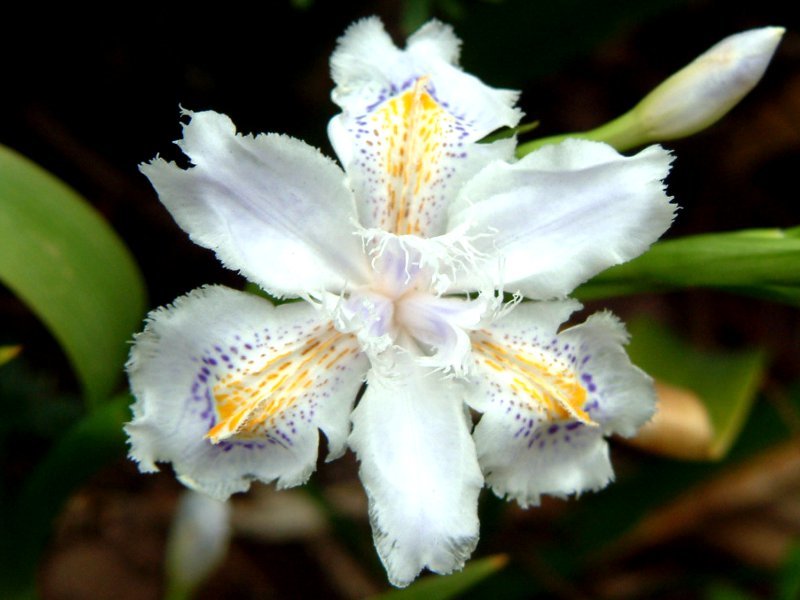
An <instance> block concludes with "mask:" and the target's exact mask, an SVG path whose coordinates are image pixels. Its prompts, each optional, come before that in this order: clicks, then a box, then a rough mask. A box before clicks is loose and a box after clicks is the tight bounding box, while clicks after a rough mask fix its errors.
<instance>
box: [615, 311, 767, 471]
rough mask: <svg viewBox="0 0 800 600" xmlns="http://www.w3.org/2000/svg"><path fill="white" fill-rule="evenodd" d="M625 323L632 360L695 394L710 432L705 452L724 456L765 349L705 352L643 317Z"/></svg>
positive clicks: (752, 394) (752, 393)
mask: <svg viewBox="0 0 800 600" xmlns="http://www.w3.org/2000/svg"><path fill="white" fill-rule="evenodd" d="M628 329H629V331H630V333H631V343H630V345H629V346H628V354H629V355H630V357H631V360H632V361H633V362H634V363H635V364H636V365H638V366H639V367H641V368H642V369H644V370H645V371H646V372H647V373H649V374H650V375H651V376H653V377H655V378H656V379H658V380H660V381H663V382H666V383H669V384H671V385H674V386H677V387H681V388H686V389H688V390H691V391H692V392H694V393H695V394H697V396H698V398H699V399H700V400H701V401H702V402H703V404H704V406H705V407H706V409H707V410H708V415H709V417H710V420H711V425H712V428H713V432H714V435H713V439H712V441H711V445H710V447H709V449H708V458H709V459H713V460H717V459H720V458H722V457H724V456H725V454H727V452H728V450H729V449H730V447H731V445H732V444H733V442H734V441H735V440H736V438H737V436H738V435H739V433H740V432H741V430H742V427H743V426H744V424H745V421H746V420H747V416H748V414H749V413H750V409H751V408H752V405H753V402H754V400H755V398H756V393H757V392H758V385H759V383H760V381H761V378H762V376H763V373H764V369H765V366H766V357H765V355H764V353H763V352H761V351H758V350H752V351H740V352H703V351H700V350H698V349H696V348H694V347H692V346H690V345H689V344H687V343H685V342H684V341H682V340H681V339H679V338H678V337H676V336H675V335H674V334H672V333H671V332H670V331H669V330H667V329H665V328H664V327H663V326H661V325H658V324H656V323H654V322H652V321H650V320H646V319H639V320H636V321H633V322H632V323H630V325H629V327H628Z"/></svg>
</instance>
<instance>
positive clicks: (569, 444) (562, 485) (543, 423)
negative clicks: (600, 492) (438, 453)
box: [470, 302, 655, 506]
mask: <svg viewBox="0 0 800 600" xmlns="http://www.w3.org/2000/svg"><path fill="white" fill-rule="evenodd" d="M575 306H576V304H575V303H571V302H570V303H524V304H521V305H519V306H518V307H517V308H516V309H515V310H514V311H513V312H511V313H510V314H509V315H508V316H506V317H505V318H504V319H502V320H500V321H499V322H497V323H495V324H494V325H492V326H491V327H489V328H487V329H486V330H483V331H481V332H479V333H476V334H474V335H473V347H474V350H475V354H474V356H475V362H474V364H475V373H476V386H475V388H474V395H473V396H471V398H470V405H471V406H473V407H474V408H476V409H477V410H479V411H481V412H483V415H482V417H481V420H480V422H479V423H478V425H477V426H476V428H475V433H474V438H475V445H476V447H477V450H478V460H479V461H480V464H481V468H482V469H483V471H484V474H485V476H486V481H487V483H488V484H489V485H490V486H491V487H492V489H493V490H494V491H495V493H496V494H498V495H499V496H501V497H502V496H508V497H509V498H512V499H515V500H517V501H518V502H519V503H520V504H521V505H522V506H528V505H532V504H533V505H536V504H538V503H539V501H540V498H541V495H542V494H551V495H555V496H567V495H569V494H580V493H581V492H584V491H588V490H597V489H600V488H602V487H604V486H605V485H606V484H607V483H608V482H609V481H611V480H612V479H613V470H612V467H611V463H610V461H609V456H608V446H607V443H606V442H605V440H604V435H608V434H610V433H622V434H623V435H632V434H633V433H634V432H635V431H636V429H638V427H640V426H641V425H642V424H644V422H645V421H647V419H649V418H650V416H651V415H652V414H653V409H654V405H655V404H654V403H655V393H654V391H653V386H652V381H651V380H650V378H649V377H647V375H645V374H644V373H643V372H642V371H641V370H639V369H638V368H636V367H635V366H633V365H632V364H631V363H630V360H629V359H628V357H627V355H626V354H625V352H624V350H623V348H622V345H623V344H624V343H625V342H626V341H627V335H626V333H625V330H624V328H623V326H622V325H621V324H620V323H619V321H618V320H617V319H615V318H614V317H613V316H611V315H610V314H608V313H600V314H596V315H593V316H591V317H589V319H588V320H587V321H586V322H585V323H583V324H581V325H578V326H575V327H572V328H569V329H567V330H565V331H563V332H561V333H556V329H557V327H558V325H559V323H560V322H561V321H562V320H563V319H564V318H566V316H567V315H568V314H569V311H570V310H572V309H574V308H575Z"/></svg>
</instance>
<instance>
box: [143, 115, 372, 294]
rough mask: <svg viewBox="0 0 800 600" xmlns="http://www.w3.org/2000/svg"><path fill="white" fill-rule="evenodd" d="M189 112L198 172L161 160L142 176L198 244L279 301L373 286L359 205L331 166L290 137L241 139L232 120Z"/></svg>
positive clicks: (188, 133) (188, 138) (187, 146)
mask: <svg viewBox="0 0 800 600" xmlns="http://www.w3.org/2000/svg"><path fill="white" fill-rule="evenodd" d="M187 114H189V115H190V116H191V121H190V122H189V124H187V125H186V126H184V130H183V139H182V140H180V141H178V142H177V143H178V145H179V146H180V147H181V149H182V150H183V151H184V152H185V153H186V155H187V156H188V157H189V158H190V159H191V160H192V162H193V163H194V165H195V166H194V167H193V168H190V169H188V170H183V169H181V168H179V167H178V166H177V165H176V164H174V163H168V162H166V161H164V160H162V159H160V158H156V159H154V160H153V161H152V162H150V163H147V164H143V165H141V170H142V172H143V173H144V174H145V175H147V177H148V178H149V179H150V181H151V182H152V184H153V187H155V189H156V191H158V195H159V198H160V199H161V201H162V202H163V203H164V205H165V206H166V207H167V209H168V210H169V211H170V213H171V214H172V216H173V217H174V218H175V220H176V221H177V222H178V224H179V225H180V226H181V227H182V228H183V229H184V230H186V231H187V232H188V233H189V235H190V236H191V238H192V240H193V241H195V242H196V243H198V244H200V245H201V246H204V247H206V248H211V249H213V250H214V251H215V252H216V253H217V256H218V257H219V258H220V260H222V262H223V263H224V264H225V265H226V266H228V267H230V268H232V269H238V270H239V271H241V272H242V273H243V274H244V275H245V276H246V277H247V278H248V279H251V280H252V281H254V282H256V283H258V284H259V285H260V286H261V287H263V288H264V289H265V290H267V291H269V292H270V293H272V294H275V295H277V296H284V295H288V296H298V295H304V294H308V293H309V292H311V291H316V290H321V289H327V290H340V289H341V288H342V286H343V284H344V282H345V281H365V280H366V273H367V263H366V260H365V259H364V257H363V253H362V251H361V246H360V244H361V242H360V240H359V239H358V238H357V237H356V236H354V235H353V232H354V231H355V229H356V225H355V223H354V222H355V218H356V210H355V204H354V201H353V198H352V195H351V194H350V192H349V191H348V190H347V188H346V186H345V183H344V173H342V171H341V170H340V169H339V168H338V167H337V166H336V165H335V164H334V163H333V162H332V161H331V160H329V159H327V158H326V157H324V156H323V155H322V154H321V153H320V152H319V151H318V150H316V149H314V148H312V147H310V146H308V145H306V144H305V143H303V142H301V141H299V140H296V139H293V138H290V137H286V136H280V135H276V134H264V135H258V136H255V137H252V136H243V135H240V134H237V133H236V129H235V127H234V125H233V123H232V122H231V120H230V119H229V118H228V117H226V116H225V115H221V114H218V113H215V112H211V111H208V112H201V113H187Z"/></svg>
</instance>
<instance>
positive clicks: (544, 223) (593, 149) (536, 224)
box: [448, 140, 676, 299]
mask: <svg viewBox="0 0 800 600" xmlns="http://www.w3.org/2000/svg"><path fill="white" fill-rule="evenodd" d="M670 161H671V156H670V154H669V152H667V151H666V150H664V149H663V148H661V147H659V146H651V147H649V148H646V149H645V150H643V151H641V152H640V153H639V154H637V155H635V156H631V157H626V156H622V155H621V154H618V153H617V152H616V151H615V150H614V149H613V148H611V147H610V146H607V145H605V144H601V143H598V142H588V141H585V140H566V141H565V142H563V143H561V144H558V145H553V146H546V147H544V148H542V149H540V150H537V151H536V152H532V153H531V154H528V155H527V156H525V157H524V158H523V159H522V160H520V161H519V162H517V163H514V164H506V163H501V162H495V163H492V164H491V165H489V166H488V167H486V168H485V169H484V170H483V171H481V172H480V173H479V174H478V175H476V176H475V177H474V178H473V179H472V180H470V181H469V182H468V183H467V184H466V185H465V186H464V188H463V189H462V190H461V193H460V194H459V198H458V199H457V201H456V203H455V204H454V205H453V206H452V207H451V212H450V220H449V223H448V228H449V229H454V228H456V227H467V232H468V235H475V236H480V234H482V233H493V235H486V236H484V237H477V239H475V241H474V242H473V245H474V246H475V248H476V249H477V250H479V251H482V252H484V253H486V254H488V255H490V256H491V259H489V260H487V261H486V262H485V263H484V265H483V266H482V269H479V270H476V273H478V272H480V273H481V275H482V277H485V276H486V273H487V272H491V271H495V272H496V273H497V276H496V277H497V278H498V279H499V280H500V281H502V282H503V285H504V286H505V289H506V291H509V292H514V291H520V292H521V293H523V294H524V295H525V296H527V297H529V298H534V299H548V298H556V297H562V296H564V295H566V294H568V293H569V292H571V291H572V290H573V289H574V288H575V287H576V286H577V285H578V284H579V283H581V282H583V281H585V280H587V279H588V278H589V277H591V276H592V275H595V274H597V273H599V272H600V271H602V270H603V269H606V268H607V267H610V266H612V265H615V264H619V263H622V262H625V261H627V260H630V259H632V258H634V257H636V256H638V255H639V254H641V253H642V252H644V251H645V250H646V249H647V248H648V247H649V246H650V244H652V243H653V242H654V241H655V240H656V239H658V237H659V236H660V235H661V234H662V233H664V231H666V229H667V228H668V227H669V225H670V223H671V222H672V218H673V215H674V212H675V208H676V207H675V205H674V204H671V203H670V202H669V198H668V197H667V196H666V194H665V193H664V184H663V180H664V178H665V177H666V176H667V173H668V171H669V164H670ZM482 280H483V279H482V278H478V277H477V276H476V275H470V274H468V275H466V276H464V277H462V278H461V279H460V280H459V281H458V282H456V286H454V287H455V288H456V289H464V290H469V289H472V288H473V287H474V286H478V285H480V282H481V281H482Z"/></svg>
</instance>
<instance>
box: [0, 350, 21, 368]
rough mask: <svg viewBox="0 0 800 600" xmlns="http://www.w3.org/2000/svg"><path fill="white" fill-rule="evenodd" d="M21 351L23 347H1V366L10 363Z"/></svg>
mask: <svg viewBox="0 0 800 600" xmlns="http://www.w3.org/2000/svg"><path fill="white" fill-rule="evenodd" d="M21 349H22V346H0V365H4V364H6V363H7V362H8V361H10V360H13V359H14V357H15V356H17V354H19V352H20V350H21Z"/></svg>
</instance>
